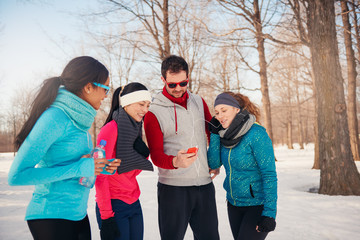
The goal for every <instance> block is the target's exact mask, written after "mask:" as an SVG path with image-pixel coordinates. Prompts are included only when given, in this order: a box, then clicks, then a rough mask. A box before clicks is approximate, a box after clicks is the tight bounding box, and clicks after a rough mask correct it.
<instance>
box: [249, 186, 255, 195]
mask: <svg viewBox="0 0 360 240" xmlns="http://www.w3.org/2000/svg"><path fill="white" fill-rule="evenodd" d="M250 194H251V196H252V197H253V198H255V196H254V192H253V189H252V187H251V184H250Z"/></svg>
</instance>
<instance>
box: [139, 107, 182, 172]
mask: <svg viewBox="0 0 360 240" xmlns="http://www.w3.org/2000/svg"><path fill="white" fill-rule="evenodd" d="M144 129H145V135H146V140H147V142H148V145H149V149H150V157H151V160H152V162H153V163H154V164H155V166H157V167H160V168H164V169H175V168H174V166H173V163H172V161H173V158H174V157H175V156H172V155H166V154H165V153H164V135H163V133H162V131H161V128H160V124H159V122H158V120H157V118H156V116H155V115H154V114H153V113H152V112H148V113H147V114H146V115H145V118H144Z"/></svg>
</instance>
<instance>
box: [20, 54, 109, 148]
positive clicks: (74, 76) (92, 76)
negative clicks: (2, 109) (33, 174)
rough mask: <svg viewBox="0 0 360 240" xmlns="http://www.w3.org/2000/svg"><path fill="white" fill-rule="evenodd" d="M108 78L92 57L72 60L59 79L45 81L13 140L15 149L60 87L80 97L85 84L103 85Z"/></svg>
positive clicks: (100, 65) (103, 67) (104, 70)
mask: <svg viewBox="0 0 360 240" xmlns="http://www.w3.org/2000/svg"><path fill="white" fill-rule="evenodd" d="M108 77H109V71H108V70H107V69H106V67H105V66H104V65H103V64H102V63H100V62H99V61H98V60H96V59H94V58H92V57H88V56H81V57H77V58H74V59H72V60H71V61H70V62H69V63H68V64H67V65H66V67H65V68H64V70H63V72H62V74H61V76H60V77H53V78H49V79H46V80H45V81H44V82H43V84H42V86H41V88H40V90H39V92H38V94H37V95H36V97H35V99H34V101H33V103H32V104H31V110H30V117H29V119H27V121H26V122H25V123H24V125H23V126H22V128H21V130H20V132H19V133H18V134H17V136H16V138H15V141H14V145H15V147H16V149H19V148H20V146H21V144H22V143H23V142H24V141H25V139H26V137H27V136H28V135H29V133H30V131H31V129H32V128H33V127H34V125H35V123H36V121H37V120H38V119H39V117H40V116H41V114H42V113H43V112H44V111H45V110H46V109H47V108H48V107H49V106H50V105H51V104H52V103H53V102H54V101H55V99H56V97H57V94H58V89H59V87H60V85H64V87H65V89H66V90H68V91H69V92H72V93H74V94H75V95H77V96H80V95H81V91H82V89H83V88H84V87H85V85H86V84H88V83H92V82H98V83H105V82H106V81H107V79H108Z"/></svg>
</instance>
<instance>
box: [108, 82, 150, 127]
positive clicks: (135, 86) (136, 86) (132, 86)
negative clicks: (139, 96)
mask: <svg viewBox="0 0 360 240" xmlns="http://www.w3.org/2000/svg"><path fill="white" fill-rule="evenodd" d="M121 90H122V91H121ZM140 90H148V89H147V88H146V87H145V86H144V85H142V84H141V83H138V82H133V83H129V84H128V85H126V86H125V87H118V88H117V89H116V90H115V91H114V94H113V96H112V100H111V108H110V112H109V115H108V116H107V118H106V120H105V123H104V126H105V125H106V124H107V123H108V122H110V121H112V120H113V117H112V115H113V113H114V112H115V111H116V110H117V109H119V107H120V97H121V96H124V95H126V94H128V93H131V92H135V91H140Z"/></svg>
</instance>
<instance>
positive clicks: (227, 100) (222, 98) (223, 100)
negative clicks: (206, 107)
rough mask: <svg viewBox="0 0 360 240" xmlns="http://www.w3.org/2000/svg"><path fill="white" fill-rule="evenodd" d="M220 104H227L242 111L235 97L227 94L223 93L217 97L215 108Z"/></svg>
mask: <svg viewBox="0 0 360 240" xmlns="http://www.w3.org/2000/svg"><path fill="white" fill-rule="evenodd" d="M219 104H225V105H229V106H232V107H236V108H239V109H241V107H240V105H239V102H238V101H237V100H236V99H235V98H234V97H233V96H231V95H229V94H227V93H221V94H219V95H218V96H217V97H216V99H215V102H214V107H216V106H217V105H219Z"/></svg>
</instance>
